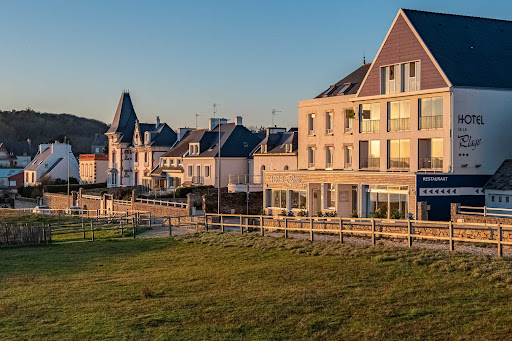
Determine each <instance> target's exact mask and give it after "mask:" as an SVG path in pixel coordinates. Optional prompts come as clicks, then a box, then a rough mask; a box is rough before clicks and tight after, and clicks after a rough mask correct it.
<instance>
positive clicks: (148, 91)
mask: <svg viewBox="0 0 512 341" xmlns="http://www.w3.org/2000/svg"><path fill="white" fill-rule="evenodd" d="M399 8H411V9H418V10H427V11H434V12H444V13H454V14H464V15H473V16H481V17H491V18H499V19H507V20H512V2H510V1H496V2H493V1H490V0H488V1H481V0H478V1H473V0H444V1H438V0H426V1H424V0H401V1H396V0H387V1H369V0H365V1H329V2H321V1H318V0H317V1H299V0H296V1H279V0H274V1H266V0H258V1H242V0H240V1H223V0H216V1H201V0H196V1H157V0H153V1H152V0H145V1H130V0H124V1H115V0H108V1H94V0H87V1H85V0H83V1H72V0H66V1H52V0H45V1H40V0H38V1H28V0H15V1H2V0H0V110H11V109H18V110H19V109H25V108H27V107H30V108H32V109H34V110H36V111H41V112H52V113H69V114H75V115H78V116H83V117H88V118H94V119H98V120H101V121H103V122H105V123H110V122H111V120H112V118H113V116H114V112H115V109H116V107H117V103H118V101H119V97H120V96H121V93H122V91H123V90H125V89H126V90H129V92H130V95H131V98H132V101H133V103H134V107H135V111H136V112H137V116H138V118H139V120H140V121H141V122H154V121H155V120H156V119H155V117H156V116H160V118H161V120H162V121H163V122H166V123H168V124H169V125H170V126H171V127H172V128H178V127H187V126H188V127H195V120H196V117H195V115H196V114H198V115H201V116H200V117H199V118H198V124H199V126H200V127H206V126H207V120H208V118H209V117H212V115H213V114H212V112H213V109H212V106H213V104H214V103H217V104H220V105H219V107H218V116H222V117H226V118H229V119H231V120H232V119H233V118H234V117H235V116H237V115H240V116H242V117H243V118H244V124H245V125H246V126H250V125H254V126H269V125H270V124H271V120H272V114H271V112H272V109H277V110H280V111H281V112H280V113H278V114H277V116H276V117H275V124H276V125H279V126H285V127H292V126H293V127H295V126H297V104H298V101H299V100H302V99H309V98H313V97H315V96H316V95H318V94H319V93H321V92H322V91H323V90H325V89H326V88H327V87H328V86H329V85H331V84H334V83H335V82H337V81H338V80H339V79H341V78H343V77H344V76H346V75H347V74H349V73H350V72H352V71H353V70H355V69H356V68H358V67H359V66H360V65H361V64H362V62H363V56H366V60H367V61H368V62H369V61H372V60H373V58H374V57H375V54H376V53H377V51H378V49H379V47H380V45H381V43H382V40H383V39H384V37H385V35H386V33H387V31H388V29H389V27H390V25H391V23H392V21H393V19H394V18H395V16H396V13H397V12H398V9H399Z"/></svg>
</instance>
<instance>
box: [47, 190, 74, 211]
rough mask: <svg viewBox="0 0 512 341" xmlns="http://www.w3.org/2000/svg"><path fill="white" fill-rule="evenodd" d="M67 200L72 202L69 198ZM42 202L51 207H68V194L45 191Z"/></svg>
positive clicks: (60, 208) (61, 208) (59, 208)
mask: <svg viewBox="0 0 512 341" xmlns="http://www.w3.org/2000/svg"><path fill="white" fill-rule="evenodd" d="M70 197H71V195H70ZM69 202H70V203H71V204H72V202H73V200H72V199H71V198H70V199H69ZM43 203H44V204H45V205H48V207H50V208H51V209H55V210H65V209H66V208H67V207H68V196H67V195H66V194H55V193H45V194H44V195H43Z"/></svg>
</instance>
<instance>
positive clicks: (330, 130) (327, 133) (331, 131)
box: [325, 128, 334, 135]
mask: <svg viewBox="0 0 512 341" xmlns="http://www.w3.org/2000/svg"><path fill="white" fill-rule="evenodd" d="M325 134H326V135H332V134H334V132H333V130H332V129H329V128H327V129H325Z"/></svg>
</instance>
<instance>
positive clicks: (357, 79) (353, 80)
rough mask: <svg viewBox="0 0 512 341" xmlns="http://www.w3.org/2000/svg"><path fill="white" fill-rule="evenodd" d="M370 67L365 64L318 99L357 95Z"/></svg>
mask: <svg viewBox="0 0 512 341" xmlns="http://www.w3.org/2000/svg"><path fill="white" fill-rule="evenodd" d="M370 66H371V64H363V65H362V66H360V67H359V68H357V69H356V70H355V71H353V72H352V73H351V74H349V75H348V76H346V77H345V78H343V79H341V80H339V81H338V82H337V83H336V84H334V85H333V86H330V87H329V88H328V89H327V90H324V91H323V92H322V93H321V94H320V95H318V96H316V98H322V97H335V96H342V95H353V94H356V93H357V90H359V86H361V83H362V82H363V79H364V76H366V73H367V72H368V69H369V68H370ZM340 90H341V91H340Z"/></svg>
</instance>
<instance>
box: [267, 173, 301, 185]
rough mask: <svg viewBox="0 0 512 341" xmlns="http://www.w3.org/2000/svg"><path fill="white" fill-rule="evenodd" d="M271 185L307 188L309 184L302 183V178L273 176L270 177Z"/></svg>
mask: <svg viewBox="0 0 512 341" xmlns="http://www.w3.org/2000/svg"><path fill="white" fill-rule="evenodd" d="M269 184H272V185H277V184H279V185H284V186H286V187H297V188H306V187H307V183H302V178H301V177H297V176H295V175H293V174H292V175H271V176H270V177H269Z"/></svg>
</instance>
